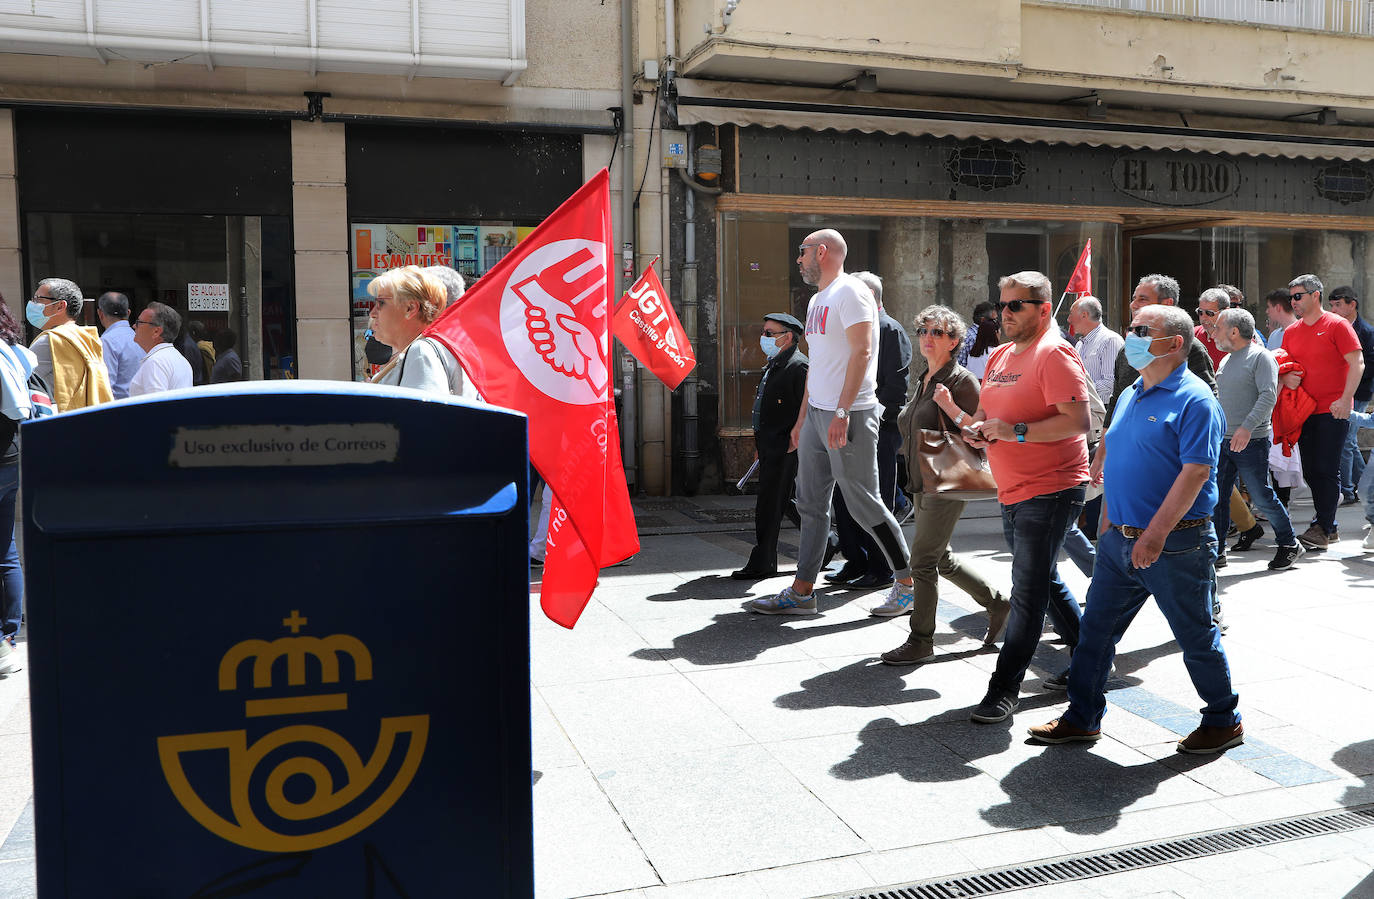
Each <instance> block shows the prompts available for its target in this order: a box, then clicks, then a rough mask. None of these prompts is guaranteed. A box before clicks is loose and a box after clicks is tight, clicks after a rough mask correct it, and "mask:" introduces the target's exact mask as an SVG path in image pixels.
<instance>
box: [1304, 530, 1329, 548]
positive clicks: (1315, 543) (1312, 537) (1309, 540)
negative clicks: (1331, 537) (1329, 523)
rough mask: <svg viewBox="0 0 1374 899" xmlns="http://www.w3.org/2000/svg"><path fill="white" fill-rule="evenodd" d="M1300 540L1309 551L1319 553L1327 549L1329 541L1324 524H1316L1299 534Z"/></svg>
mask: <svg viewBox="0 0 1374 899" xmlns="http://www.w3.org/2000/svg"><path fill="white" fill-rule="evenodd" d="M1298 542H1299V543H1301V544H1302V545H1303V546H1305V547H1306V548H1307V551H1308V552H1313V553H1319V552H1325V551H1326V546H1327V543H1328V542H1329V541H1328V539H1327V536H1326V531H1324V530H1322V526H1321V525H1319V524H1314V525H1312V526H1311V527H1310V528H1308V529H1307V530H1305V531H1303V532H1302V533H1301V534H1299V535H1298Z"/></svg>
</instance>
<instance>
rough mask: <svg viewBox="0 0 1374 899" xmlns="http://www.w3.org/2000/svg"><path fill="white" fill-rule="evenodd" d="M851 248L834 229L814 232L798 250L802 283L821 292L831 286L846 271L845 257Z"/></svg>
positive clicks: (798, 264)
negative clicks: (817, 288)
mask: <svg viewBox="0 0 1374 899" xmlns="http://www.w3.org/2000/svg"><path fill="white" fill-rule="evenodd" d="M848 253H849V246H848V245H847V244H846V243H845V242H844V238H843V237H841V236H840V232H838V231H836V230H835V229H833V228H822V229H821V230H819V231H812V232H811V233H810V234H808V235H807V236H806V240H805V241H803V242H802V245H801V246H800V247H798V248H797V266H798V267H799V268H800V269H801V276H802V281H803V282H805V283H807V284H810V285H812V286H815V287H819V288H820V289H821V290H824V289H825V288H827V287H829V286H830V282H831V281H834V280H835V278H836V277H837V276H839V275H840V274H841V273H842V272H843V271H844V257H845V256H846V255H848Z"/></svg>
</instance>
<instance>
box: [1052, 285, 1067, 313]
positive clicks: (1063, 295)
mask: <svg viewBox="0 0 1374 899" xmlns="http://www.w3.org/2000/svg"><path fill="white" fill-rule="evenodd" d="M1068 295H1069V292H1068V291H1067V290H1066V291H1064V292H1063V293H1061V294H1060V295H1059V302H1058V303H1055V305H1054V315H1052V316H1050V318H1059V309H1060V307H1061V306H1063V305H1064V297H1066V296H1068Z"/></svg>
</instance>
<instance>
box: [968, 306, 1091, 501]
mask: <svg viewBox="0 0 1374 899" xmlns="http://www.w3.org/2000/svg"><path fill="white" fill-rule="evenodd" d="M1015 349H1016V344H1014V343H1004V344H1002V345H1001V346H1000V347H998V348H997V349H996V350H994V351H993V353H992V358H990V359H988V368H987V372H986V373H985V374H984V375H983V393H982V395H981V397H980V403H979V405H981V406H982V407H983V411H984V412H986V413H987V417H988V418H1000V419H1001V420H1003V421H1008V422H1011V423H1012V424H1016V423H1017V422H1025V423H1027V424H1030V423H1031V422H1036V421H1044V420H1045V419H1047V418H1051V417H1053V416H1055V415H1058V414H1059V410H1058V409H1057V408H1055V405H1056V404H1057V403H1086V402H1087V401H1088V376H1087V373H1086V372H1085V371H1084V370H1083V363H1082V361H1080V360H1079V358H1078V354H1077V353H1075V352H1074V351H1073V348H1072V347H1070V346H1069V345H1068V344H1067V343H1065V342H1064V339H1063V338H1062V337H1060V336H1059V332H1058V329H1056V328H1050V329H1049V330H1047V331H1046V332H1045V333H1044V334H1043V335H1041V337H1040V339H1039V340H1037V341H1036V342H1035V343H1033V344H1031V345H1030V346H1029V347H1027V348H1026V349H1025V351H1024V352H1022V353H1021V354H1020V355H1017V354H1016V353H1014V352H1013V350H1015ZM987 454H988V464H989V466H990V467H991V468H992V476H993V477H994V478H996V479H997V499H998V500H999V501H1000V502H1001V503H1002V504H1003V505H1008V506H1009V505H1011V504H1012V503H1019V502H1022V501H1024V500H1028V499H1031V498H1032V497H1036V496H1041V495H1043V494H1046V493H1058V492H1059V491H1060V490H1067V489H1068V488H1070V487H1076V486H1078V485H1079V484H1083V483H1086V482H1087V480H1088V442H1087V438H1086V437H1084V435H1082V434H1079V435H1078V436H1076V437H1066V438H1064V439H1063V440H1056V441H1054V442H1053V443H1031V442H1030V441H1027V442H1025V443H1018V442H1017V441H1016V440H1015V439H1012V440H998V441H995V442H993V443H991V444H989V445H988V449H987Z"/></svg>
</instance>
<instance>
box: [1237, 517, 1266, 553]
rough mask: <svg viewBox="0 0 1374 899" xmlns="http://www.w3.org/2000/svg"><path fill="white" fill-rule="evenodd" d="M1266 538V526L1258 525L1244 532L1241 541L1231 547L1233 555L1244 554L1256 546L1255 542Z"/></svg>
mask: <svg viewBox="0 0 1374 899" xmlns="http://www.w3.org/2000/svg"><path fill="white" fill-rule="evenodd" d="M1263 536H1264V526H1263V525H1260V524H1256V525H1255V526H1254V527H1252V528H1251V529H1250V530H1248V531H1245V532H1243V533H1242V534H1241V535H1240V539H1239V540H1237V541H1236V542H1235V545H1233V546H1232V547H1231V552H1233V553H1243V552H1245V551H1246V550H1247V549H1249V548H1250V547H1252V546H1254V545H1255V541H1256V540H1258V539H1259V538H1261V537H1263Z"/></svg>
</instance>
